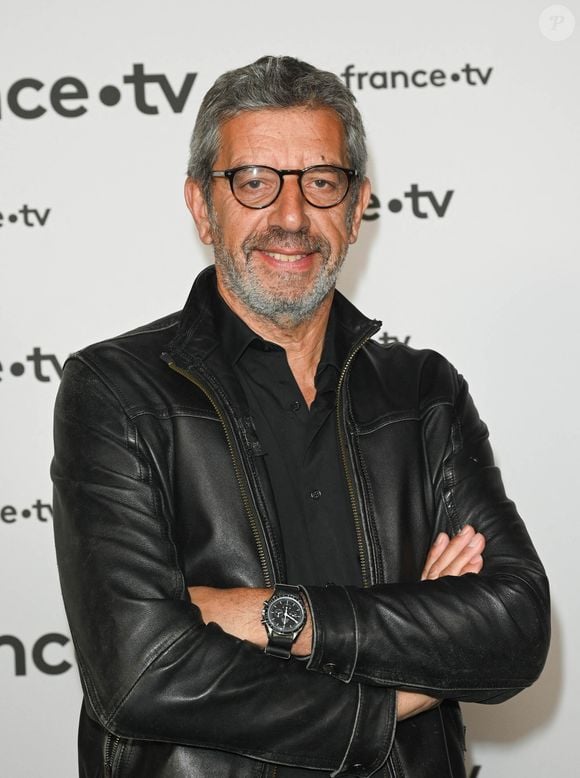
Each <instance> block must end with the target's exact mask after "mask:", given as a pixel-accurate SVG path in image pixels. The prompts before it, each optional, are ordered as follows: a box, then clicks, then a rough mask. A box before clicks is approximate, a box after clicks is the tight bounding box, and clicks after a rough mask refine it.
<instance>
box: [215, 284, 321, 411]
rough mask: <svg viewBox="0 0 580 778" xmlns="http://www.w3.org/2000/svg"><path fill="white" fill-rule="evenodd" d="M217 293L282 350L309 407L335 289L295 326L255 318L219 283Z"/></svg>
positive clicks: (250, 324) (251, 312) (262, 335)
mask: <svg viewBox="0 0 580 778" xmlns="http://www.w3.org/2000/svg"><path fill="white" fill-rule="evenodd" d="M218 290H219V293H220V295H221V296H222V298H223V299H224V300H225V302H226V303H227V305H228V306H229V307H230V308H231V309H232V311H233V312H234V313H235V314H237V315H238V316H239V317H240V319H242V321H244V322H245V323H246V324H247V325H248V327H249V328H250V329H251V330H253V331H254V332H255V333H256V334H257V335H259V336H260V337H262V338H264V340H269V341H270V342H271V343H275V344H276V345H277V346H280V347H281V348H283V349H284V351H285V352H286V359H287V360H288V366H289V367H290V370H291V371H292V375H293V376H294V380H295V381H296V383H297V384H298V387H299V389H300V391H301V392H302V395H303V397H304V400H305V402H306V403H307V404H308V407H310V406H311V405H312V403H313V401H314V398H315V396H316V388H315V385H314V378H315V375H316V369H317V367H318V363H319V362H320V358H321V356H322V348H323V346H324V337H325V335H326V329H327V326H328V319H329V316H330V308H331V305H332V299H333V296H334V289H332V290H331V291H330V292H329V293H328V294H327V295H326V297H325V298H324V300H323V301H322V303H321V304H320V305H319V306H318V308H317V309H316V310H315V311H314V313H313V314H312V316H311V317H309V318H308V319H305V320H303V321H300V322H298V323H294V322H293V323H288V324H286V323H285V322H283V321H282V322H273V321H270V320H269V319H265V318H263V317H261V316H258V315H257V314H256V313H254V312H253V311H252V310H250V309H248V308H247V307H246V306H245V305H244V304H243V303H241V302H240V301H239V300H238V299H237V298H236V297H235V296H234V295H232V293H231V292H229V291H228V289H226V288H224V287H223V285H222V284H220V283H219V281H218Z"/></svg>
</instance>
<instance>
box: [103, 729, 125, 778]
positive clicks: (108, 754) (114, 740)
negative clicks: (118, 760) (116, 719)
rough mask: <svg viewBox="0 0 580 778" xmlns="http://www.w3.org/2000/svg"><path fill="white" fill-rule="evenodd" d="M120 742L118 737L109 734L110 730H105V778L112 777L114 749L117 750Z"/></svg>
mask: <svg viewBox="0 0 580 778" xmlns="http://www.w3.org/2000/svg"><path fill="white" fill-rule="evenodd" d="M120 742H121V738H120V737H118V736H117V735H111V733H110V732H107V737H106V739H105V775H106V776H107V778H112V776H113V762H114V759H115V751H116V750H117V748H118V746H119V743H120Z"/></svg>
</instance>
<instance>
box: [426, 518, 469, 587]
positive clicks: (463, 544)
mask: <svg viewBox="0 0 580 778" xmlns="http://www.w3.org/2000/svg"><path fill="white" fill-rule="evenodd" d="M476 534H477V533H476V531H475V529H474V528H473V527H472V526H471V525H470V524H466V525H465V527H463V529H462V530H461V532H459V533H458V534H457V535H455V536H454V537H453V538H451V540H450V541H449V543H448V544H447V546H446V548H445V550H444V551H443V553H442V554H441V555H440V557H439V558H438V559H437V561H436V562H434V563H433V564H432V565H431V569H430V570H429V574H428V576H427V577H428V578H429V579H430V580H433V579H435V578H439V577H440V576H441V575H442V574H443V571H446V570H447V569H448V568H449V567H451V566H453V565H454V564H455V562H456V561H457V559H458V558H459V557H461V563H462V564H465V563H466V562H468V561H469V559H470V557H471V556H476V554H478V553H481V551H482V549H481V548H480V547H479V546H478V543H480V542H481V541H480V540H479V539H478V541H477V542H476V545H475V547H474V546H472V547H471V548H474V550H473V552H470V551H468V552H467V553H466V554H465V555H464V556H461V555H462V554H463V553H464V551H465V549H466V548H467V547H468V546H469V544H470V543H472V542H473V539H474V537H475V535H476ZM453 570H454V571H455V572H453V573H449V572H446V573H445V575H451V574H453V575H456V574H457V572H458V568H457V566H456V565H455V566H454V567H453Z"/></svg>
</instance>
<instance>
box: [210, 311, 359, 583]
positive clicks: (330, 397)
mask: <svg viewBox="0 0 580 778" xmlns="http://www.w3.org/2000/svg"><path fill="white" fill-rule="evenodd" d="M220 306H221V307H222V311H220V316H221V318H222V322H221V324H222V345H223V349H224V351H225V355H226V359H227V360H228V361H229V362H230V364H231V365H232V368H233V370H234V373H235V374H236V377H237V378H238V380H239V381H240V383H241V385H242V387H243V389H244V392H245V394H246V399H247V401H248V405H249V408H250V413H251V415H252V417H253V420H254V425H255V428H256V432H257V434H258V438H259V440H260V443H261V448H262V451H263V452H264V456H265V459H264V462H265V466H266V470H267V473H268V476H269V478H270V482H271V485H272V491H273V494H274V500H275V503H276V509H277V514H278V516H277V520H278V521H277V523H278V526H279V530H280V540H281V546H282V551H283V555H284V560H285V563H286V571H287V576H286V578H287V580H286V583H291V584H303V585H307V584H310V585H318V586H322V585H324V584H325V583H329V582H332V583H336V584H345V585H348V584H351V585H355V586H361V585H362V580H361V571H360V564H359V560H358V554H357V545H356V536H355V529H354V519H353V514H352V509H351V507H350V501H349V497H348V490H347V486H346V479H345V475H344V470H343V466H342V463H341V460H340V452H339V446H338V433H337V428H336V414H335V413H334V410H335V404H336V387H337V383H338V377H339V371H340V366H341V363H342V362H343V361H344V359H345V358H346V353H338V352H339V351H340V345H339V343H338V339H337V338H336V323H335V318H334V316H333V315H332V313H331V316H330V320H329V325H328V329H327V333H326V337H325V342H324V347H323V351H322V357H321V360H320V363H319V365H318V369H317V371H316V377H315V386H316V390H317V391H316V397H315V399H314V402H313V403H312V405H311V407H310V409H309V408H308V406H307V404H306V402H305V401H304V398H303V396H302V393H301V392H300V389H299V388H298V385H297V383H296V381H295V380H294V376H293V375H292V372H291V370H290V367H289V366H288V361H287V359H286V352H285V351H284V349H283V348H281V347H280V346H277V345H276V344H274V343H270V342H269V341H266V340H264V339H263V338H261V337H260V336H259V335H256V333H254V332H253V331H252V330H251V329H250V328H249V327H248V326H247V325H246V324H245V323H244V322H243V321H242V320H241V319H240V318H239V317H238V316H236V314H235V313H233V311H232V310H231V309H230V308H229V307H228V306H227V305H226V304H225V302H223V300H221V299H220Z"/></svg>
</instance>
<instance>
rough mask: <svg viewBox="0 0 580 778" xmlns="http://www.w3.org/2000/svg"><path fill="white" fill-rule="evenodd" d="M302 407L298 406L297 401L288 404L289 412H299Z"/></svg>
mask: <svg viewBox="0 0 580 778" xmlns="http://www.w3.org/2000/svg"><path fill="white" fill-rule="evenodd" d="M301 407H302V406H301V405H300V402H299V401H298V400H295V401H294V402H293V403H291V404H290V410H291V411H295V412H296V411H299V410H300V408H301Z"/></svg>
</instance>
